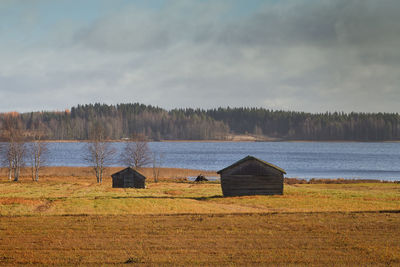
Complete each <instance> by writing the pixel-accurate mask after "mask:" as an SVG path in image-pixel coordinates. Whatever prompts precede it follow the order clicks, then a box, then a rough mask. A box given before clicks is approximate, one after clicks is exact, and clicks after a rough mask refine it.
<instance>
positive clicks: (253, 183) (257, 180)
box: [217, 156, 286, 196]
mask: <svg viewBox="0 0 400 267" xmlns="http://www.w3.org/2000/svg"><path fill="white" fill-rule="evenodd" d="M217 173H218V174H220V175H221V187H222V193H223V194H224V196H246V195H282V194H283V175H284V174H286V172H285V170H283V169H281V168H279V167H277V166H275V165H273V164H271V163H268V162H265V161H263V160H260V159H257V158H255V157H252V156H247V157H245V158H243V159H241V160H239V161H238V162H235V163H234V164H232V165H231V166H228V167H226V168H225V169H222V170H220V171H218V172H217Z"/></svg>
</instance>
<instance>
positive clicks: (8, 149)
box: [1, 116, 26, 181]
mask: <svg viewBox="0 0 400 267" xmlns="http://www.w3.org/2000/svg"><path fill="white" fill-rule="evenodd" d="M19 124H20V121H19V120H18V119H17V118H15V117H12V116H9V117H6V118H5V119H4V121H3V133H2V134H3V138H4V139H5V140H6V143H5V144H3V147H2V149H1V150H2V153H3V155H4V157H3V159H4V162H3V163H5V165H7V167H8V179H9V180H11V179H12V176H14V181H18V180H19V175H20V173H21V167H23V166H24V163H25V154H26V145H25V141H24V136H23V133H22V130H21V127H20V125H19Z"/></svg>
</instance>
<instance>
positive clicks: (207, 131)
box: [0, 103, 400, 141]
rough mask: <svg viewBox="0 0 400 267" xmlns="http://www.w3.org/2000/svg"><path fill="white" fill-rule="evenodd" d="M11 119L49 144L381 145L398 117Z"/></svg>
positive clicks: (128, 113)
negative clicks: (233, 140)
mask: <svg viewBox="0 0 400 267" xmlns="http://www.w3.org/2000/svg"><path fill="white" fill-rule="evenodd" d="M10 117H12V118H13V119H14V120H16V121H17V123H16V125H18V127H19V128H20V129H21V130H22V131H25V132H26V133H29V132H34V131H35V130H38V129H39V128H40V129H41V131H43V132H44V134H45V136H46V138H47V139H60V140H72V139H78V140H86V139H88V138H89V135H90V131H91V129H93V127H94V125H99V124H100V125H102V126H103V128H104V130H105V132H106V134H107V136H108V137H109V138H110V139H115V140H118V139H121V138H127V137H131V136H132V135H145V136H147V137H148V138H149V139H151V140H162V139H165V140H179V139H185V140H204V139H215V140H223V139H226V138H227V136H229V135H230V134H253V135H256V136H258V137H260V138H262V137H270V138H277V139H287V140H355V141H383V140H399V139H400V116H399V114H397V113H396V114H394V113H337V112H335V113H319V114H311V113H305V112H290V111H274V110H268V109H263V108H218V109H210V110H201V109H174V110H170V111H167V110H164V109H162V108H159V107H154V106H146V105H142V104H138V103H134V104H118V105H105V104H89V105H78V106H76V107H72V108H71V110H67V111H65V112H31V113H21V114H19V113H15V112H14V113H3V114H0V122H1V124H2V126H4V124H5V120H7V118H10Z"/></svg>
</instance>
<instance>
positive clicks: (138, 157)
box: [121, 136, 152, 169]
mask: <svg viewBox="0 0 400 267" xmlns="http://www.w3.org/2000/svg"><path fill="white" fill-rule="evenodd" d="M121 157H122V160H123V162H124V163H125V164H126V165H127V166H129V167H133V168H135V169H139V168H141V167H144V166H146V165H148V164H150V163H151V162H152V158H151V152H150V148H149V145H148V142H147V140H146V138H145V137H143V136H135V137H133V138H132V139H131V140H129V141H126V142H125V149H124V151H123V153H122V155H121Z"/></svg>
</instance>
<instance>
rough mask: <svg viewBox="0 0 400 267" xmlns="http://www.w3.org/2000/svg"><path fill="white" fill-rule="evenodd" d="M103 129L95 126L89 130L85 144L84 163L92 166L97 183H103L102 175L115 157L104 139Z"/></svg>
mask: <svg viewBox="0 0 400 267" xmlns="http://www.w3.org/2000/svg"><path fill="white" fill-rule="evenodd" d="M104 136H105V135H104V128H103V127H101V125H99V124H96V125H95V127H93V129H92V130H91V133H90V137H91V138H90V141H89V142H88V144H87V155H86V157H85V159H86V161H87V162H89V164H91V165H92V168H93V170H94V171H95V173H96V179H97V183H102V182H103V174H104V170H105V168H106V166H107V165H109V164H110V163H111V162H112V160H113V158H114V155H115V150H114V148H113V147H112V146H111V144H110V143H109V142H108V141H107V140H106V138H105V137H104Z"/></svg>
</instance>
